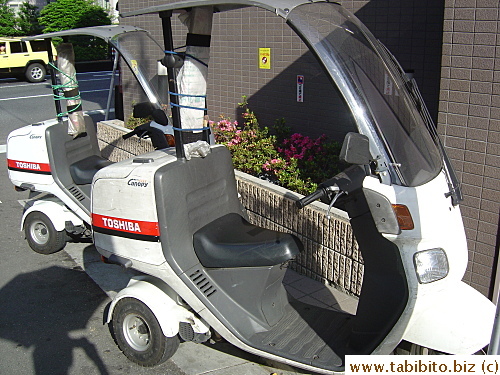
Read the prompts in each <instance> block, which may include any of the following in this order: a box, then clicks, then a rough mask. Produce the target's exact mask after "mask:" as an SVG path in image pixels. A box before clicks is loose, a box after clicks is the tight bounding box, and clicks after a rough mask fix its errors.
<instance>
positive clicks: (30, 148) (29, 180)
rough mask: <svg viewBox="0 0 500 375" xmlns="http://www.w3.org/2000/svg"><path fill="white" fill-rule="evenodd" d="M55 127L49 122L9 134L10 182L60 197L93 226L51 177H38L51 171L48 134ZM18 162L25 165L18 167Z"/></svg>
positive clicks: (49, 175)
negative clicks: (26, 169)
mask: <svg viewBox="0 0 500 375" xmlns="http://www.w3.org/2000/svg"><path fill="white" fill-rule="evenodd" d="M55 124H57V120H48V121H44V122H42V123H40V124H36V125H28V126H24V127H22V128H19V129H16V130H14V131H12V132H11V133H10V134H9V137H8V138H7V162H8V165H9V171H8V172H9V179H10V180H11V181H12V183H13V184H14V185H15V186H21V185H24V186H28V187H29V189H30V190H32V191H39V192H45V193H49V194H52V195H54V196H56V197H58V198H59V199H60V200H61V201H62V202H63V203H64V204H65V205H66V206H67V207H68V208H70V209H71V211H73V212H74V214H75V215H77V216H78V217H79V218H80V219H81V220H83V221H85V222H86V223H90V217H89V215H88V214H87V213H86V212H85V211H84V210H82V209H81V208H80V207H79V206H78V205H77V204H76V203H75V202H74V201H73V200H72V199H71V198H70V197H69V196H68V195H67V194H66V193H65V192H63V191H62V190H61V188H60V187H59V186H58V185H57V184H56V182H55V181H54V178H53V177H52V175H51V174H50V173H48V174H40V173H37V172H40V169H48V170H49V171H50V165H49V155H48V153H47V142H46V139H45V130H46V129H47V128H48V127H50V126H52V125H55ZM18 162H22V163H26V164H18ZM37 165H38V166H37ZM11 166H12V167H14V168H16V167H17V166H19V167H27V168H30V169H33V171H31V172H30V171H20V170H15V169H12V167H11Z"/></svg>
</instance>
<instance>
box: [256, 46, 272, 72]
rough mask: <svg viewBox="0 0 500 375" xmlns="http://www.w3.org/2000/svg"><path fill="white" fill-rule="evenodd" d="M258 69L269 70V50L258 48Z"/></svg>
mask: <svg viewBox="0 0 500 375" xmlns="http://www.w3.org/2000/svg"><path fill="white" fill-rule="evenodd" d="M259 69H271V48H259Z"/></svg>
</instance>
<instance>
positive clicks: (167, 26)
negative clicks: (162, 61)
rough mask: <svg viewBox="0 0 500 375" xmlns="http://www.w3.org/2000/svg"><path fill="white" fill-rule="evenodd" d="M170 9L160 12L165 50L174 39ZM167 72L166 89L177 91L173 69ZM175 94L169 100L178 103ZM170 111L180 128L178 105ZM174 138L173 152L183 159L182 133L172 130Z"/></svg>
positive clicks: (170, 49)
mask: <svg viewBox="0 0 500 375" xmlns="http://www.w3.org/2000/svg"><path fill="white" fill-rule="evenodd" d="M171 17H172V11H163V12H160V18H161V25H162V29H163V44H164V47H165V51H173V50H174V41H173V39H172V20H171ZM167 74H168V90H169V91H170V92H173V93H178V89H177V82H176V80H175V69H174V68H168V67H167ZM178 101H179V100H178V96H177V95H170V102H171V103H174V104H177V105H178V104H179V103H178ZM170 107H171V111H172V123H173V126H174V128H178V129H182V124H181V115H180V110H179V107H178V106H170ZM174 138H175V152H176V156H177V159H184V158H185V154H184V145H183V143H182V134H181V132H180V131H178V130H174Z"/></svg>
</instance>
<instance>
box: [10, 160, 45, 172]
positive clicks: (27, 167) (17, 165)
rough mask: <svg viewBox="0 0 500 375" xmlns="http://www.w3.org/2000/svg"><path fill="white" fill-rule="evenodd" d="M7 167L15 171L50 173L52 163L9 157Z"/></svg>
mask: <svg viewBox="0 0 500 375" xmlns="http://www.w3.org/2000/svg"><path fill="white" fill-rule="evenodd" d="M7 167H8V168H9V169H10V170H13V171H21V172H33V173H41V174H50V164H47V163H37V162H32V161H21V160H12V159H7Z"/></svg>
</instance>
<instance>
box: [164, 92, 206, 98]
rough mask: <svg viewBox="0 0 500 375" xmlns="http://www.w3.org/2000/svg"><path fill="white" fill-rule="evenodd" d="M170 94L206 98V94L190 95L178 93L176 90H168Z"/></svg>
mask: <svg viewBox="0 0 500 375" xmlns="http://www.w3.org/2000/svg"><path fill="white" fill-rule="evenodd" d="M168 93H169V94H170V95H174V96H188V97H190V98H206V97H207V96H206V95H190V94H178V93H176V92H172V91H169V92H168Z"/></svg>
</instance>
